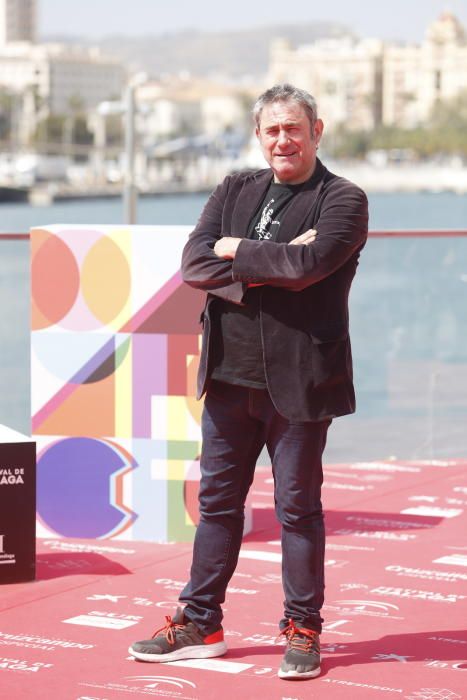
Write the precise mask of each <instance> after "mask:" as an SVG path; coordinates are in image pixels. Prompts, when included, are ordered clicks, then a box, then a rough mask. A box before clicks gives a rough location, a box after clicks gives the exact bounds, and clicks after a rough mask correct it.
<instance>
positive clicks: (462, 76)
mask: <svg viewBox="0 0 467 700" xmlns="http://www.w3.org/2000/svg"><path fill="white" fill-rule="evenodd" d="M463 91H467V39H466V34H465V31H464V28H463V27H462V25H461V23H460V22H459V20H458V19H457V18H456V17H455V16H454V15H453V14H451V13H450V12H444V13H443V14H442V15H441V16H440V18H439V19H438V20H436V21H435V22H433V23H432V24H431V25H430V26H429V27H428V29H427V31H426V34H425V39H424V41H423V43H422V44H421V45H420V46H417V45H410V46H394V45H392V46H388V47H387V48H386V50H385V55H384V71H383V123H384V124H386V125H388V126H389V125H394V126H404V127H408V128H410V127H415V126H418V125H420V124H423V123H424V122H426V121H427V120H428V119H429V117H430V115H431V114H432V112H433V110H434V109H435V107H436V105H437V103H439V102H440V101H449V100H452V99H453V98H455V97H458V96H459V95H460V94H461V93H462V92H463Z"/></svg>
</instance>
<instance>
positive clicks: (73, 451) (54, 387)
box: [31, 226, 251, 542]
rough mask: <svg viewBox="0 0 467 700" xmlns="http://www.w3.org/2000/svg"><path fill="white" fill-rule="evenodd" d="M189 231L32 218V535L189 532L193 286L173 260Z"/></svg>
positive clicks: (195, 472)
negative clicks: (39, 224) (35, 224)
mask: <svg viewBox="0 0 467 700" xmlns="http://www.w3.org/2000/svg"><path fill="white" fill-rule="evenodd" d="M189 231H190V228H189V227H183V226H180V227H173V226H165V227H164V226H157V227H156V226H154V227H153V226H137V227H114V226H88V227H85V226H50V227H47V228H36V229H32V231H31V246H32V250H31V265H32V272H31V287H32V334H31V371H32V376H31V392H32V432H33V435H34V438H35V440H36V442H37V514H38V523H37V532H38V535H39V536H46V537H50V536H54V535H55V536H62V537H80V538H110V537H112V538H119V539H125V540H128V539H134V540H148V541H160V542H170V541H179V542H183V541H190V540H192V539H193V536H194V532H195V526H196V523H197V520H198V506H197V497H198V490H199V461H198V460H199V452H200V418H201V409H202V403H201V402H198V401H196V398H195V393H196V391H195V386H196V373H197V368H198V360H199V349H200V330H201V329H200V325H199V316H200V312H201V310H202V307H203V305H204V294H203V293H201V292H198V291H196V290H193V289H191V288H189V287H188V286H187V285H185V284H183V282H182V279H181V275H180V271H179V266H180V258H181V252H182V248H183V245H184V243H185V241H186V238H187V236H188V233H189ZM245 529H246V531H247V532H248V531H249V530H250V529H251V506H250V504H249V503H248V504H247V509H246V528H245Z"/></svg>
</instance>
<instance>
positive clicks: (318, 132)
mask: <svg viewBox="0 0 467 700" xmlns="http://www.w3.org/2000/svg"><path fill="white" fill-rule="evenodd" d="M323 130H324V124H323V120H322V119H317V120H316V121H315V125H314V127H313V137H314V140H315V142H316V144H318V143H319V141H320V140H321V136H322V135H323Z"/></svg>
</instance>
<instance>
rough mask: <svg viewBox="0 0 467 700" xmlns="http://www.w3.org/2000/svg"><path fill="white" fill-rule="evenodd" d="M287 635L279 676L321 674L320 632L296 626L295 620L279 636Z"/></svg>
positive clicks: (296, 676) (313, 675) (301, 676)
mask: <svg viewBox="0 0 467 700" xmlns="http://www.w3.org/2000/svg"><path fill="white" fill-rule="evenodd" d="M281 635H285V637H286V639H287V648H286V650H285V654H284V658H283V659H282V663H281V666H280V668H279V671H278V674H277V675H278V676H279V678H315V677H316V676H319V674H320V671H321V668H320V646H319V634H318V632H315V631H314V630H308V629H305V628H304V627H296V625H295V623H294V621H293V620H289V624H288V625H287V627H285V628H284V629H283V630H282V631H281V633H280V634H279V637H280V636H281Z"/></svg>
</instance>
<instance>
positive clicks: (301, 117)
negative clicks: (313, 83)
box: [256, 101, 323, 185]
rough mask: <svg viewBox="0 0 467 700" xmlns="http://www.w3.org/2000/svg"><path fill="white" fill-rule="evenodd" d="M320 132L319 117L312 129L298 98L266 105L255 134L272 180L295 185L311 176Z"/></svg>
mask: <svg viewBox="0 0 467 700" xmlns="http://www.w3.org/2000/svg"><path fill="white" fill-rule="evenodd" d="M322 133H323V122H322V121H321V119H317V120H316V123H315V125H314V128H313V130H312V129H311V125H310V120H309V119H308V116H307V114H306V112H305V110H304V108H303V107H302V106H301V105H300V104H298V103H297V102H294V101H287V102H272V103H271V104H268V105H265V107H264V108H263V111H262V112H261V119H260V124H259V127H258V128H257V129H256V136H257V137H258V140H259V143H260V145H261V150H262V151H263V155H264V157H265V158H266V160H267V162H268V163H269V165H270V166H271V168H272V171H273V173H274V181H275V182H280V183H287V184H289V185H298V184H299V183H300V182H305V181H306V180H308V178H309V177H311V175H312V173H313V170H314V169H315V163H316V146H317V145H318V141H319V139H320V138H321V134H322Z"/></svg>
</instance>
